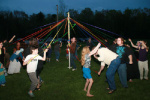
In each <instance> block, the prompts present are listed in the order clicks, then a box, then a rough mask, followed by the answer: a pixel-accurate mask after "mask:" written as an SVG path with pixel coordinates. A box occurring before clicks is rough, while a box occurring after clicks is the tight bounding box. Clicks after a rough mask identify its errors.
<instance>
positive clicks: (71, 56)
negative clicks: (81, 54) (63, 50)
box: [70, 53, 77, 69]
mask: <svg viewBox="0 0 150 100" xmlns="http://www.w3.org/2000/svg"><path fill="white" fill-rule="evenodd" d="M74 58H75V56H74V54H72V53H70V62H71V66H73V68H74V69H76V68H77V67H76V64H75V62H74Z"/></svg>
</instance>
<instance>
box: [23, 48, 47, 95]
mask: <svg viewBox="0 0 150 100" xmlns="http://www.w3.org/2000/svg"><path fill="white" fill-rule="evenodd" d="M30 49H31V51H32V54H30V55H28V56H27V57H26V58H25V60H24V62H23V65H26V64H27V73H28V75H29V78H30V80H31V86H30V90H29V92H28V94H29V95H30V96H31V97H34V94H33V90H35V89H36V88H38V90H39V86H38V79H37V76H36V69H37V64H38V60H42V61H45V60H46V52H47V51H48V49H45V51H44V57H43V58H42V57H41V56H39V55H38V46H32V47H31V48H30Z"/></svg>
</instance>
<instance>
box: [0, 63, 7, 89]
mask: <svg viewBox="0 0 150 100" xmlns="http://www.w3.org/2000/svg"><path fill="white" fill-rule="evenodd" d="M5 83H6V80H5V75H4V69H3V64H2V63H0V86H5Z"/></svg>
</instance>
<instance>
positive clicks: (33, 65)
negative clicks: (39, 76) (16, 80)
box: [24, 54, 42, 73]
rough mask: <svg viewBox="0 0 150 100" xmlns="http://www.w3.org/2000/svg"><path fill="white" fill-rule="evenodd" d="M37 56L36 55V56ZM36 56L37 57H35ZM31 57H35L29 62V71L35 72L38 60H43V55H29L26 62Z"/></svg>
mask: <svg viewBox="0 0 150 100" xmlns="http://www.w3.org/2000/svg"><path fill="white" fill-rule="evenodd" d="M35 56H36V57H35ZM34 57H35V58H34ZM30 58H34V59H33V60H32V61H31V62H30V63H28V64H27V73H32V72H35V71H36V69H37V64H38V60H41V59H42V57H41V56H39V55H38V56H37V55H32V54H30V55H28V56H27V57H26V58H25V60H24V62H26V61H27V60H29V59H30Z"/></svg>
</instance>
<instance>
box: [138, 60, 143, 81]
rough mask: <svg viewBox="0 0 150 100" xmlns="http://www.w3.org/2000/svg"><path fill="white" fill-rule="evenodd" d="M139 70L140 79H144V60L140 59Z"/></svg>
mask: <svg viewBox="0 0 150 100" xmlns="http://www.w3.org/2000/svg"><path fill="white" fill-rule="evenodd" d="M138 66H139V72H140V79H141V80H143V63H142V61H138Z"/></svg>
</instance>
